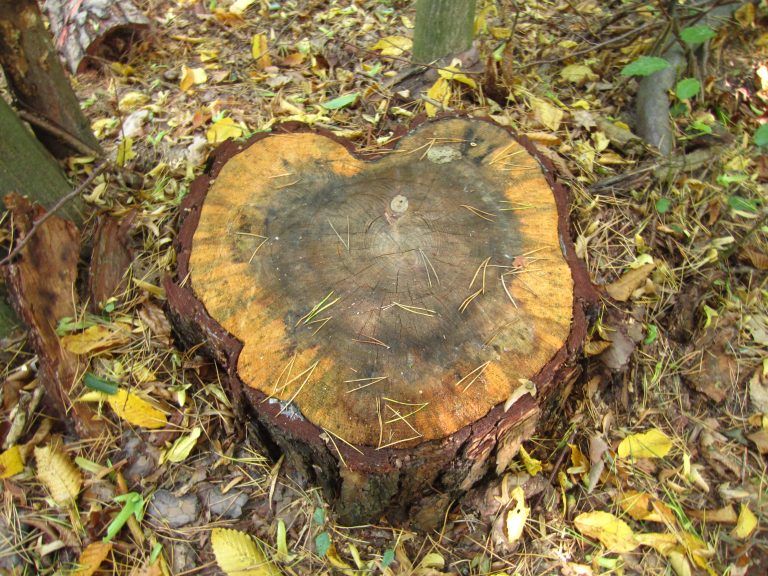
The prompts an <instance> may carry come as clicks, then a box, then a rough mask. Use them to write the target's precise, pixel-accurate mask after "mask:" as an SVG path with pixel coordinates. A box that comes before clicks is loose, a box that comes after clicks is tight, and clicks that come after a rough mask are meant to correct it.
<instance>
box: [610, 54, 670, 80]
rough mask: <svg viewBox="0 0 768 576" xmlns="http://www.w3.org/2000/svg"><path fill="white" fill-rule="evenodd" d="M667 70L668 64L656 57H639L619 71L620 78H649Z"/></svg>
mask: <svg viewBox="0 0 768 576" xmlns="http://www.w3.org/2000/svg"><path fill="white" fill-rule="evenodd" d="M666 68H669V62H667V61H666V60H664V58H659V57H658V56H640V57H639V58H638V59H637V60H635V61H633V62H630V63H629V64H627V65H626V66H624V68H622V69H621V75H622V76H650V75H651V74H653V73H655V72H660V71H661V70H664V69H666Z"/></svg>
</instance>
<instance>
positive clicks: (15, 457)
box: [0, 445, 24, 478]
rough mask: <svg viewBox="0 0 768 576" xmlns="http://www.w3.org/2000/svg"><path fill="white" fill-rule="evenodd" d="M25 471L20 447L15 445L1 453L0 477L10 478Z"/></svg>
mask: <svg viewBox="0 0 768 576" xmlns="http://www.w3.org/2000/svg"><path fill="white" fill-rule="evenodd" d="M23 471H24V461H23V460H22V458H21V451H20V450H19V447H18V446H16V445H14V446H11V447H10V448H8V450H6V451H4V452H3V453H2V454H0V478H10V477H11V476H15V475H16V474H19V473H20V472H23Z"/></svg>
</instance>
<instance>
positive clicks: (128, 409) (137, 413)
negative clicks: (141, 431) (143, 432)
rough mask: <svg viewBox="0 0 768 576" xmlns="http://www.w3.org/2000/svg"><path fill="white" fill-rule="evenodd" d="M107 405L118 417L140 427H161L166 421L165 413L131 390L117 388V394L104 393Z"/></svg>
mask: <svg viewBox="0 0 768 576" xmlns="http://www.w3.org/2000/svg"><path fill="white" fill-rule="evenodd" d="M105 396H106V398H105V399H106V401H107V403H108V404H109V407H110V408H112V410H113V411H114V412H115V414H117V415H118V416H119V417H120V418H122V419H123V420H125V421H126V422H129V423H130V424H133V425H134V426H141V427H142V428H162V427H163V426H165V423H166V420H167V419H166V416H165V414H164V413H163V412H162V411H161V410H159V409H158V408H156V407H155V406H153V405H152V404H151V403H149V402H147V401H146V400H144V399H143V398H141V397H140V396H137V395H136V394H134V393H133V392H128V391H127V390H124V389H122V388H121V389H119V390H118V391H117V394H111V395H105Z"/></svg>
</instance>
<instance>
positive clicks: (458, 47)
mask: <svg viewBox="0 0 768 576" xmlns="http://www.w3.org/2000/svg"><path fill="white" fill-rule="evenodd" d="M474 19H475V0H417V2H416V29H415V30H414V33H413V61H414V62H415V63H417V64H428V63H430V62H433V61H435V60H437V59H438V58H442V57H443V56H448V55H450V54H458V53H459V52H464V51H465V50H468V49H469V47H470V46H471V45H472V38H473V36H474Z"/></svg>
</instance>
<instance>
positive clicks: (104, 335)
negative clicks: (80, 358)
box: [61, 324, 130, 354]
mask: <svg viewBox="0 0 768 576" xmlns="http://www.w3.org/2000/svg"><path fill="white" fill-rule="evenodd" d="M129 340H130V335H129V333H128V331H127V330H125V329H123V328H119V327H118V328H115V329H112V328H110V327H108V326H104V325H103V324H96V325H95V326H91V327H90V328H86V329H85V330H84V331H83V332H81V333H79V334H68V335H67V336H64V337H63V338H62V339H61V345H62V346H64V348H65V349H67V350H69V351H70V352H72V353H73V354H88V352H93V351H95V350H107V349H109V348H114V347H115V346H119V345H121V344H125V343H126V342H128V341H129Z"/></svg>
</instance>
